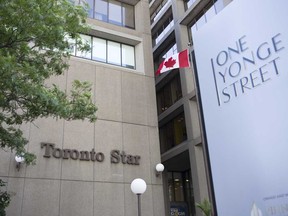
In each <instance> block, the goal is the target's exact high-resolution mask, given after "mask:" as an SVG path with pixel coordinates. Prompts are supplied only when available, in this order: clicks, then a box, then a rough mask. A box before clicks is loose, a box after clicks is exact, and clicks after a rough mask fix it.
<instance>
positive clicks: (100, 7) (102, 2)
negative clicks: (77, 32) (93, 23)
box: [89, 0, 108, 22]
mask: <svg viewBox="0 0 288 216" xmlns="http://www.w3.org/2000/svg"><path fill="white" fill-rule="evenodd" d="M92 1H93V0H92ZM92 8H94V5H93V6H92ZM94 10H95V17H94V18H95V19H98V20H101V21H104V22H108V2H107V0H95V9H94ZM89 15H90V14H89ZM90 17H91V18H93V16H90Z"/></svg>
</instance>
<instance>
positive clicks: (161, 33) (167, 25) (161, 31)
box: [152, 14, 174, 46]
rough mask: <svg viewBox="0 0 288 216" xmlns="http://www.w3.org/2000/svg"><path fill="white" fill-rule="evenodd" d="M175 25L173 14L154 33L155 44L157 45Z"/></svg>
mask: <svg viewBox="0 0 288 216" xmlns="http://www.w3.org/2000/svg"><path fill="white" fill-rule="evenodd" d="M173 26H174V20H173V15H172V14H171V15H170V16H169V17H168V18H167V20H166V21H165V22H164V23H163V25H162V26H161V27H159V28H158V30H157V32H155V33H153V36H152V43H153V46H155V45H157V44H158V43H159V42H160V41H161V40H162V39H163V38H164V37H165V36H166V34H167V33H168V32H169V31H170V29H172V28H173Z"/></svg>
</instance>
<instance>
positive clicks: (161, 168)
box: [155, 163, 164, 177]
mask: <svg viewBox="0 0 288 216" xmlns="http://www.w3.org/2000/svg"><path fill="white" fill-rule="evenodd" d="M155 169H156V176H157V177H158V176H159V175H160V174H161V173H162V172H163V170H164V165H163V164H161V163H158V164H157V165H156V167H155Z"/></svg>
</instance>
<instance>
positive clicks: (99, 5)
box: [86, 0, 135, 29]
mask: <svg viewBox="0 0 288 216" xmlns="http://www.w3.org/2000/svg"><path fill="white" fill-rule="evenodd" d="M86 1H87V3H88V5H89V11H88V16H89V17H90V18H93V19H97V20H101V21H104V22H107V23H112V24H115V25H119V26H124V27H127V28H133V29H134V28H135V17H134V6H132V5H129V4H125V3H121V2H119V1H114V0H86Z"/></svg>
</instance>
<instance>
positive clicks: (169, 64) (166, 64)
mask: <svg viewBox="0 0 288 216" xmlns="http://www.w3.org/2000/svg"><path fill="white" fill-rule="evenodd" d="M188 54H189V52H188V49H186V50H183V51H181V52H179V53H176V54H174V55H172V56H170V57H168V58H166V59H165V60H164V61H163V62H162V63H161V64H160V66H159V68H158V70H157V71H156V73H155V75H156V76H157V75H159V74H161V73H164V72H166V71H169V70H172V69H175V68H184V67H190V61H189V56H188Z"/></svg>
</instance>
